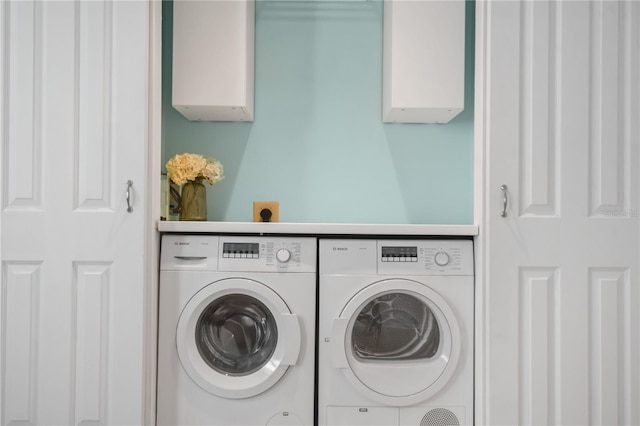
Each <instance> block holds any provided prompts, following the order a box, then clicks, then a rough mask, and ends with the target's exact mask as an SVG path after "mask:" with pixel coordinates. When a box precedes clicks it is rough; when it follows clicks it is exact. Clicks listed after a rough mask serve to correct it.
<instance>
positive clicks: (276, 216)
mask: <svg viewBox="0 0 640 426" xmlns="http://www.w3.org/2000/svg"><path fill="white" fill-rule="evenodd" d="M263 210H267V211H269V212H271V217H269V220H264V219H263V218H262V215H261V213H262V211H263ZM279 210H280V203H279V202H278V201H254V202H253V221H254V222H279V221H280V211H279Z"/></svg>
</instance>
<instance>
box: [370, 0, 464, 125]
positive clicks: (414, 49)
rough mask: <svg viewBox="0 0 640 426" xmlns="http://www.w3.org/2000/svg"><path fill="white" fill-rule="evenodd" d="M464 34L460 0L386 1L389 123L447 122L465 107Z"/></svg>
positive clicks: (386, 116) (385, 96)
mask: <svg viewBox="0 0 640 426" xmlns="http://www.w3.org/2000/svg"><path fill="white" fill-rule="evenodd" d="M464 33H465V2H464V1H462V0H446V1H405V0H384V52H383V90H382V120H383V121H384V122H385V123H396V122H398V123H447V122H449V121H450V120H451V119H452V118H454V117H455V116H456V115H458V114H459V113H460V112H461V111H462V110H463V109H464V40H465V35H464Z"/></svg>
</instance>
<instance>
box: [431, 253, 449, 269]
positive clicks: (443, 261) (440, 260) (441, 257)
mask: <svg viewBox="0 0 640 426" xmlns="http://www.w3.org/2000/svg"><path fill="white" fill-rule="evenodd" d="M433 260H434V261H435V262H436V265H438V266H446V265H447V264H448V263H449V255H448V254H447V252H445V251H439V252H437V253H436V255H435V256H434V257H433Z"/></svg>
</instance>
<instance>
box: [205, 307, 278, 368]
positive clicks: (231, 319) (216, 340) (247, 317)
mask: <svg viewBox="0 0 640 426" xmlns="http://www.w3.org/2000/svg"><path fill="white" fill-rule="evenodd" d="M195 340H196V346H197V348H198V352H199V353H200V356H201V357H202V359H203V360H204V361H205V362H206V363H207V364H208V365H209V366H210V367H211V368H213V369H214V370H216V371H218V372H219V373H222V374H227V375H232V376H245V375H248V374H251V373H253V372H255V371H257V370H259V369H260V368H262V367H263V366H264V365H265V364H266V363H267V362H269V360H270V359H271V357H272V355H273V352H274V351H275V349H276V344H277V342H278V329H277V326H276V321H275V319H274V317H273V315H272V314H271V312H270V310H269V309H268V308H267V307H266V306H265V305H264V304H263V303H262V302H260V301H259V300H258V299H256V298H254V297H252V296H249V295H246V294H229V295H226V296H223V297H220V298H218V299H216V300H214V301H213V302H211V303H210V304H209V305H208V306H207V307H206V308H205V309H204V310H203V311H202V313H201V314H200V317H199V318H198V322H197V324H196V328H195Z"/></svg>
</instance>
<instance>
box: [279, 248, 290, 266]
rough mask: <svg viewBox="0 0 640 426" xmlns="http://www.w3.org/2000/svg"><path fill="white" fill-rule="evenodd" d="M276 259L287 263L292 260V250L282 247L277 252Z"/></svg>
mask: <svg viewBox="0 0 640 426" xmlns="http://www.w3.org/2000/svg"><path fill="white" fill-rule="evenodd" d="M276 259H278V262H280V263H287V262H288V261H289V260H291V252H290V251H289V250H287V249H280V250H278V251H277V252H276Z"/></svg>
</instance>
